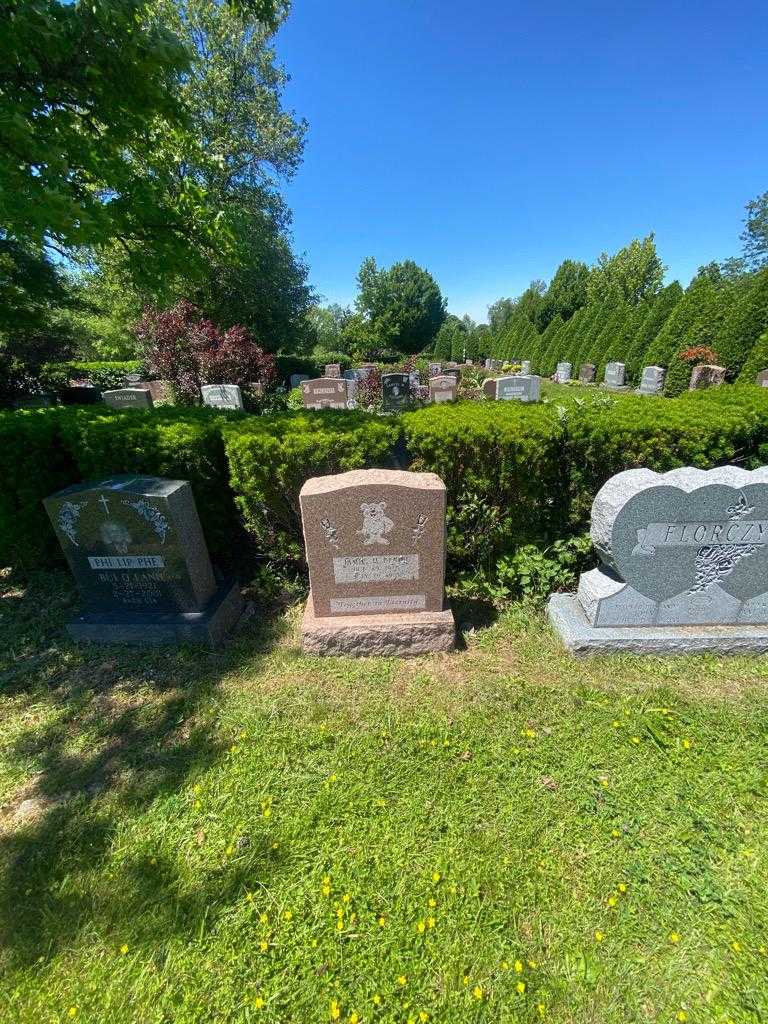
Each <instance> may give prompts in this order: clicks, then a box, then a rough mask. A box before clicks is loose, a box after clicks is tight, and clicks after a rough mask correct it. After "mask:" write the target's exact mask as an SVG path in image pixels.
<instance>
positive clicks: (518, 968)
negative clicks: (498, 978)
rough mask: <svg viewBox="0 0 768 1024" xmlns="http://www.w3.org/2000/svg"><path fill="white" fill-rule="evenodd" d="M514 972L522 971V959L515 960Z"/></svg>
mask: <svg viewBox="0 0 768 1024" xmlns="http://www.w3.org/2000/svg"><path fill="white" fill-rule="evenodd" d="M515 973H516V974H522V973H523V961H522V960H515Z"/></svg>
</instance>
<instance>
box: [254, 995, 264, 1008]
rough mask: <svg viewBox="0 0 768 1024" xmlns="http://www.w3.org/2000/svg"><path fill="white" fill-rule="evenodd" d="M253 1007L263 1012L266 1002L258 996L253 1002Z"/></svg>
mask: <svg viewBox="0 0 768 1024" xmlns="http://www.w3.org/2000/svg"><path fill="white" fill-rule="evenodd" d="M253 1005H254V1006H255V1007H256V1009H257V1010H263V1009H264V1000H263V999H262V997H261V996H256V998H255V999H254V1000H253Z"/></svg>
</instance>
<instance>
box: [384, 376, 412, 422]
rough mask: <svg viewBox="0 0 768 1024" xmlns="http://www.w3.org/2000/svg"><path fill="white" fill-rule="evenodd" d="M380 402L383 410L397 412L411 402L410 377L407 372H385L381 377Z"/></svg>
mask: <svg viewBox="0 0 768 1024" xmlns="http://www.w3.org/2000/svg"><path fill="white" fill-rule="evenodd" d="M381 404H382V408H383V409H384V412H397V411H398V410H400V409H407V408H408V407H409V406H410V405H411V404H412V399H411V378H410V374H407V373H385V374H383V375H382V378H381Z"/></svg>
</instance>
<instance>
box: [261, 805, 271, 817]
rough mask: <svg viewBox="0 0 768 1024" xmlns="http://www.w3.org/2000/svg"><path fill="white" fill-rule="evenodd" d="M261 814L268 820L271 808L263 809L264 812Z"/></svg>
mask: <svg viewBox="0 0 768 1024" xmlns="http://www.w3.org/2000/svg"><path fill="white" fill-rule="evenodd" d="M261 813H262V814H263V815H264V817H265V818H269V817H271V815H272V808H271V807H265V808H264V810H263V811H262V812H261Z"/></svg>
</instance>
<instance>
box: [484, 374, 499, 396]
mask: <svg viewBox="0 0 768 1024" xmlns="http://www.w3.org/2000/svg"><path fill="white" fill-rule="evenodd" d="M497 381H498V378H497V377H486V378H485V380H484V381H483V393H484V394H485V397H486V398H487V399H488V400H489V401H491V402H494V401H496V383H497Z"/></svg>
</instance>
